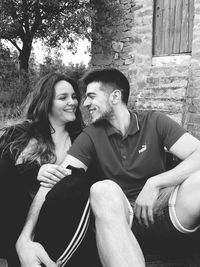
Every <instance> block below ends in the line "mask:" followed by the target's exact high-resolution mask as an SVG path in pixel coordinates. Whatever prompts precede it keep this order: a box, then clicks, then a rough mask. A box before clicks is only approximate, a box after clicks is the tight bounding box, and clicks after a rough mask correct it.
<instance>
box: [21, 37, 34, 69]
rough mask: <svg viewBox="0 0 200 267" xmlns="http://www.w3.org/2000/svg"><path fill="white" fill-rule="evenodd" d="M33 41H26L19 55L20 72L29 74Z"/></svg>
mask: <svg viewBox="0 0 200 267" xmlns="http://www.w3.org/2000/svg"><path fill="white" fill-rule="evenodd" d="M31 48H32V41H24V42H23V46H22V50H21V52H20V55H19V66H20V72H26V73H28V67H29V64H28V63H29V58H30V54H31Z"/></svg>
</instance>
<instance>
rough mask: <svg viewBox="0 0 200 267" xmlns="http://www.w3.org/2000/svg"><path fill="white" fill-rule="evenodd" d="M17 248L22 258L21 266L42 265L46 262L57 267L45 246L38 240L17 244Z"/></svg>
mask: <svg viewBox="0 0 200 267" xmlns="http://www.w3.org/2000/svg"><path fill="white" fill-rule="evenodd" d="M16 250H17V253H18V256H19V259H20V263H21V267H39V266H40V267H41V266H43V265H42V264H44V265H45V266H46V267H57V265H56V263H55V262H53V261H52V260H51V259H50V258H49V256H48V254H47V252H46V251H45V249H44V248H43V246H42V245H41V244H39V243H37V242H33V241H31V240H30V241H27V242H25V243H23V245H22V243H20V241H18V242H17V244H16Z"/></svg>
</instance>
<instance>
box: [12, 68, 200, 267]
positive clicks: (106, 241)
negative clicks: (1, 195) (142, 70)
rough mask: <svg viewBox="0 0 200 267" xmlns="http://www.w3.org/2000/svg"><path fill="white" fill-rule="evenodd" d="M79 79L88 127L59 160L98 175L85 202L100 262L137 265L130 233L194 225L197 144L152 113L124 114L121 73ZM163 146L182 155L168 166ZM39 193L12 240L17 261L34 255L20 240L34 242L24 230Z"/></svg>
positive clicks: (172, 232) (165, 233) (199, 207)
mask: <svg viewBox="0 0 200 267" xmlns="http://www.w3.org/2000/svg"><path fill="white" fill-rule="evenodd" d="M84 82H85V84H86V86H87V89H86V99H85V101H84V106H86V107H87V108H88V110H89V112H90V115H91V120H92V125H91V126H89V127H87V128H86V129H84V131H83V132H82V133H81V134H80V135H79V137H78V138H77V139H76V141H75V142H74V144H73V146H72V147H71V149H70V151H69V153H68V156H67V158H66V160H65V162H64V163H63V165H64V166H67V165H69V164H70V165H72V166H74V167H78V168H84V169H85V170H86V169H87V168H88V167H89V166H90V165H91V164H95V166H96V168H97V170H98V173H100V181H98V182H96V183H94V184H93V185H92V187H91V189H90V204H91V208H92V211H93V214H94V217H95V230H96V243H97V248H98V253H99V257H100V259H101V263H102V265H103V266H106V267H107V266H108V267H118V266H120V267H121V266H123V267H129V266H131V267H133V266H144V260H143V256H142V253H141V250H140V248H139V246H138V244H137V241H136V239H135V236H136V238H137V239H138V240H139V241H142V240H143V239H145V238H146V237H145V236H148V237H150V238H151V237H152V238H155V239H156V240H159V237H160V236H161V233H162V237H163V238H165V237H167V238H168V237H169V236H171V237H174V236H176V235H177V236H179V235H182V234H187V233H192V232H194V231H196V229H197V228H198V226H199V219H200V204H199V203H200V194H199V189H200V179H199V178H200V172H199V170H200V142H199V141H198V140H197V139H196V138H195V137H193V136H192V135H190V134H189V133H187V132H186V131H185V130H184V129H183V128H182V127H180V126H179V125H178V124H177V123H175V122H174V121H173V120H171V119H170V118H168V117H167V116H165V115H163V114H161V113H159V112H153V111H151V112H143V113H136V112H130V111H129V110H128V108H127V102H128V97H129V83H128V80H127V78H126V77H125V76H124V75H123V74H122V73H121V72H120V71H118V70H116V69H101V70H94V71H92V72H90V73H88V74H87V75H86V76H85V77H84ZM166 148H167V149H168V150H169V152H171V153H172V154H174V155H175V156H176V157H178V158H179V159H180V160H181V163H180V164H178V165H177V166H176V167H175V168H173V169H172V170H169V171H166V169H165V149H166ZM42 191H43V192H42ZM44 191H45V189H43V188H42V189H41V190H40V192H39V193H38V196H37V197H36V200H35V204H34V205H33V210H32V213H31V214H34V213H35V216H32V215H31V214H30V217H29V218H28V220H27V224H26V226H25V228H24V231H23V232H22V235H21V236H20V238H19V242H18V245H17V248H18V252H19V255H20V257H21V259H22V258H24V259H25V258H26V257H27V258H28V257H33V258H35V257H36V256H38V252H37V250H32V252H31V253H30V254H31V256H30V254H29V253H26V257H25V256H24V253H23V252H22V251H23V249H24V247H25V246H26V245H27V244H28V246H29V247H34V246H35V243H34V242H30V235H31V233H32V231H33V228H34V225H35V223H36V220H37V216H38V210H39V209H40V207H41V205H42V202H43V200H44V194H45V193H44ZM191 192H192V193H191ZM34 207H35V208H34ZM133 214H134V218H133V222H131V228H130V227H129V223H130V218H131V217H132V216H133ZM28 254H29V255H28ZM27 255H28V256H27ZM38 257H39V256H38ZM25 261H26V260H24V262H25ZM24 266H26V265H24ZM27 266H28V265H27ZM29 266H30V265H29Z"/></svg>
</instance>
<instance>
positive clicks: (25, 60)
mask: <svg viewBox="0 0 200 267" xmlns="http://www.w3.org/2000/svg"><path fill="white" fill-rule="evenodd" d="M31 48H32V41H24V42H23V46H22V50H21V52H20V55H19V68H20V69H19V77H20V85H21V86H20V88H19V92H18V96H17V99H18V103H22V101H23V100H24V98H25V97H26V96H27V94H28V92H29V91H30V81H29V73H28V70H29V58H30V54H31Z"/></svg>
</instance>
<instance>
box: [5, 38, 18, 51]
mask: <svg viewBox="0 0 200 267" xmlns="http://www.w3.org/2000/svg"><path fill="white" fill-rule="evenodd" d="M6 40H8V41H9V42H11V44H12V45H14V46H15V48H17V50H18V51H19V52H21V49H20V48H19V46H18V45H17V43H16V42H15V41H13V40H12V39H9V38H6Z"/></svg>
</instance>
